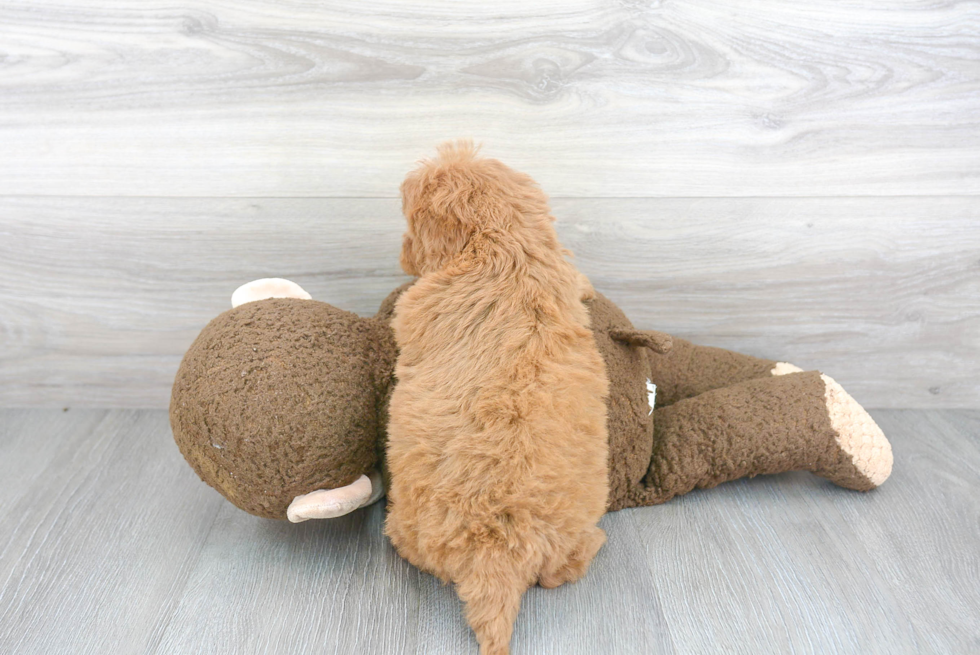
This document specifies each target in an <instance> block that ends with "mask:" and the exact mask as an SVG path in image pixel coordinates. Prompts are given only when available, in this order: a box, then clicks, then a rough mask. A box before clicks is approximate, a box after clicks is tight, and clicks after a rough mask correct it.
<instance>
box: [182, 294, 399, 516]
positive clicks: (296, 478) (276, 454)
mask: <svg viewBox="0 0 980 655" xmlns="http://www.w3.org/2000/svg"><path fill="white" fill-rule="evenodd" d="M390 338H391V337H390V330H381V329H380V326H379V325H378V324H377V323H376V322H374V321H370V320H366V319H362V318H360V317H358V316H357V315H355V314H352V313H350V312H345V311H343V310H340V309H337V308H335V307H332V306H331V305H328V304H326V303H319V302H315V301H310V300H295V299H269V300H262V301H258V302H252V303H247V304H245V305H242V306H240V307H237V308H235V309H232V310H229V311H227V312H225V313H224V314H221V315H220V316H218V317H217V318H215V319H214V320H213V321H211V323H210V324H208V326H207V327H206V328H204V330H203V331H202V332H201V334H200V335H199V336H198V338H197V339H196V340H195V341H194V343H193V345H192V346H191V347H190V349H189V350H188V351H187V353H186V355H185V356H184V360H183V362H182V363H181V366H180V369H179V371H178V373H177V378H176V380H175V382H174V388H173V393H172V396H171V405H170V417H171V427H172V429H173V433H174V438H175V440H176V441H177V445H178V446H179V447H180V450H181V452H182V453H183V455H184V457H185V458H186V459H187V461H188V462H189V463H190V465H191V466H192V467H193V468H194V470H195V471H196V472H197V473H198V475H199V476H200V477H201V479H203V480H204V481H206V482H208V483H209V484H211V485H212V486H213V487H215V488H216V489H217V490H218V491H219V492H221V493H222V494H223V495H224V496H225V497H226V498H228V499H229V500H231V501H232V502H233V503H234V504H235V505H237V506H238V507H240V508H242V509H244V510H246V511H248V512H250V513H252V514H256V515H258V516H264V517H269V518H285V515H286V507H287V506H288V504H289V502H290V500H291V499H292V498H293V497H294V496H297V495H300V494H305V493H308V492H310V491H313V490H315V489H321V488H331V487H337V486H342V485H345V484H349V483H350V482H353V481H354V480H355V479H356V478H357V477H358V476H359V475H361V474H362V473H365V472H367V471H368V470H369V469H370V468H371V467H372V466H373V465H374V462H375V459H376V452H375V446H376V443H377V434H378V418H379V417H378V413H377V407H378V397H379V395H383V393H384V392H385V391H386V389H387V386H388V385H389V384H390V375H389V376H388V377H387V378H381V379H379V378H378V375H379V373H378V370H379V369H384V368H386V367H387V368H388V369H389V370H390V367H391V366H393V362H392V361H390V360H391V355H392V353H393V350H394V347H393V344H392V343H390V342H387V343H386V339H390ZM324 371H330V374H329V375H324Z"/></svg>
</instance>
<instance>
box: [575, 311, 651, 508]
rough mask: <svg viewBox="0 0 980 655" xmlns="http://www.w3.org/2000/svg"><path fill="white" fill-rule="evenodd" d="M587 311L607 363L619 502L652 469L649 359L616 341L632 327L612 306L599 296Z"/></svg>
mask: <svg viewBox="0 0 980 655" xmlns="http://www.w3.org/2000/svg"><path fill="white" fill-rule="evenodd" d="M586 305H587V306H588V308H589V311H590V312H591V314H592V334H593V336H594V337H595V342H596V346H597V347H598V348H599V354H601V355H602V358H603V360H605V362H606V376H607V377H608V378H609V398H608V400H607V401H606V402H607V407H608V414H607V416H606V425H607V427H608V429H609V502H610V504H612V503H616V502H619V501H620V499H622V498H625V497H626V495H627V494H628V493H629V491H630V490H631V489H633V488H635V487H636V485H637V484H638V483H639V482H640V480H641V479H642V478H643V476H644V475H646V472H647V469H648V468H649V467H650V454H651V452H652V449H653V416H652V415H651V413H650V405H649V402H648V400H647V386H646V383H647V376H648V375H649V370H650V362H649V357H659V356H660V355H653V354H652V353H648V352H647V349H646V348H644V347H642V346H636V345H630V344H626V343H622V342H620V341H615V340H613V339H612V338H611V337H610V331H614V330H622V331H629V330H632V328H633V324H632V323H630V320H629V319H628V318H626V315H625V314H623V312H622V311H621V310H620V309H619V307H617V306H616V305H615V304H613V302H612V301H611V300H609V299H608V298H606V297H605V296H603V295H602V294H600V293H597V294H596V297H595V299H593V300H590V301H587V302H586Z"/></svg>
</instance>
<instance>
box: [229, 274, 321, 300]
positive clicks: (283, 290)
mask: <svg viewBox="0 0 980 655" xmlns="http://www.w3.org/2000/svg"><path fill="white" fill-rule="evenodd" d="M266 298H300V299H301V300H310V299H312V298H313V296H311V295H310V294H308V293H306V291H305V290H304V289H303V287H301V286H300V285H298V284H296V283H295V282H292V281H290V280H284V279H282V278H281V277H266V278H262V279H261V280H254V281H252V282H249V283H248V284H243V285H242V286H240V287H238V288H237V289H235V293H233V294H231V306H232V307H238V306H239V305H244V304H245V303H247V302H254V301H256V300H265V299H266Z"/></svg>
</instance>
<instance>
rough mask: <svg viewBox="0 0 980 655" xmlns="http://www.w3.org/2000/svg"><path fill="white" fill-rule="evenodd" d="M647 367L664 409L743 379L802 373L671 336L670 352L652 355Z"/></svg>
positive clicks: (794, 369) (779, 363)
mask: <svg viewBox="0 0 980 655" xmlns="http://www.w3.org/2000/svg"><path fill="white" fill-rule="evenodd" d="M650 368H651V374H650V379H651V380H653V381H654V382H655V383H656V385H657V407H666V406H667V405H672V404H674V403H676V402H677V401H678V400H683V399H685V398H693V397H694V396H698V395H700V394H702V393H704V392H705V391H711V390H712V389H721V388H724V387H728V386H731V385H733V384H736V383H738V382H744V381H745V380H755V379H757V378H769V377H772V376H774V375H784V374H786V373H794V372H798V371H800V370H801V369H799V368H797V367H796V366H793V365H792V364H787V363H786V362H776V361H773V360H771V359H759V358H758V357H752V356H751V355H743V354H741V353H736V352H732V351H730V350H723V349H721V348H712V347H710V346H696V345H694V344H693V343H691V342H690V341H685V340H684V339H678V338H677V337H673V348H672V349H671V351H670V352H669V353H667V354H665V355H654V354H652V353H651V355H650Z"/></svg>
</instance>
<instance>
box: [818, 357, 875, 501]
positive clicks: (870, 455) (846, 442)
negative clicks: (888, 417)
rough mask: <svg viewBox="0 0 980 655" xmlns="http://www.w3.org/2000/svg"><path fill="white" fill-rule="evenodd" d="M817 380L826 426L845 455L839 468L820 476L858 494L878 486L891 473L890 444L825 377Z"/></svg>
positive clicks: (834, 383) (839, 388)
mask: <svg viewBox="0 0 980 655" xmlns="http://www.w3.org/2000/svg"><path fill="white" fill-rule="evenodd" d="M820 379H822V380H823V383H824V387H825V388H824V401H825V402H826V403H827V414H828V415H829V417H830V424H831V426H832V427H833V429H834V432H836V433H837V436H836V440H837V445H838V447H840V449H841V452H842V453H843V454H844V455H846V457H843V458H841V459H843V460H844V461H843V462H842V463H843V464H844V465H843V466H840V467H837V470H836V471H821V475H824V476H825V477H827V478H828V479H829V480H831V481H832V482H835V483H836V484H839V485H841V486H842V487H847V488H849V489H857V490H859V491H868V490H870V489H874V488H875V487H878V486H880V485H881V483H882V482H884V481H885V480H887V479H888V476H889V475H891V472H892V463H893V456H892V447H891V444H890V443H888V439H887V438H886V437H885V435H884V433H883V432H882V431H881V428H879V427H878V425H877V424H876V423H875V422H874V419H872V418H871V416H870V415H869V414H868V412H867V411H865V409H864V408H863V407H861V405H859V404H858V403H857V401H856V400H854V399H853V398H851V395H850V394H849V393H847V392H846V391H844V388H843V387H841V386H840V385H839V384H837V382H836V381H835V380H834V379H833V378H831V377H830V376H828V375H823V374H821V375H820ZM847 464H850V465H851V466H847ZM852 467H853V468H852Z"/></svg>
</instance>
